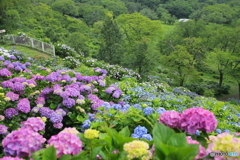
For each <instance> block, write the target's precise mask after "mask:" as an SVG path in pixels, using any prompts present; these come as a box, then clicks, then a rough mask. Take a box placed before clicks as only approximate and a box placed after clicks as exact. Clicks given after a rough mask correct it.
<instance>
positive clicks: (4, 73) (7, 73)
mask: <svg viewBox="0 0 240 160" xmlns="http://www.w3.org/2000/svg"><path fill="white" fill-rule="evenodd" d="M0 76H3V77H8V76H12V73H11V72H10V71H9V70H8V69H7V68H3V69H0Z"/></svg>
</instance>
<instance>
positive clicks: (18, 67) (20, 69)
mask: <svg viewBox="0 0 240 160" xmlns="http://www.w3.org/2000/svg"><path fill="white" fill-rule="evenodd" d="M14 70H15V71H22V70H23V69H22V67H21V66H16V67H15V68H14Z"/></svg>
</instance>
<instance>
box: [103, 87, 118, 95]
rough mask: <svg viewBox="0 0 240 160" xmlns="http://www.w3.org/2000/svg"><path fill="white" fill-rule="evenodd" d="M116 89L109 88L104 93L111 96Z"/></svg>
mask: <svg viewBox="0 0 240 160" xmlns="http://www.w3.org/2000/svg"><path fill="white" fill-rule="evenodd" d="M115 90H116V89H115V87H113V86H110V87H108V88H107V89H106V90H105V93H108V94H111V93H112V92H113V91H115Z"/></svg>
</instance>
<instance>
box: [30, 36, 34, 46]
mask: <svg viewBox="0 0 240 160" xmlns="http://www.w3.org/2000/svg"><path fill="white" fill-rule="evenodd" d="M30 40H31V44H32V48H34V43H33V39H32V38H31V39H30Z"/></svg>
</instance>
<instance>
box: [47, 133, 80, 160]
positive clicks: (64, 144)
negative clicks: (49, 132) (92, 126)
mask: <svg viewBox="0 0 240 160" xmlns="http://www.w3.org/2000/svg"><path fill="white" fill-rule="evenodd" d="M49 146H54V148H56V150H57V157H58V158H60V157H61V156H62V155H63V154H71V155H76V154H78V153H80V152H81V151H82V142H81V140H80V139H79V138H78V136H77V135H75V134H72V133H66V132H60V133H58V134H57V135H54V136H52V137H51V138H50V139H49V140H48V145H47V147H49Z"/></svg>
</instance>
